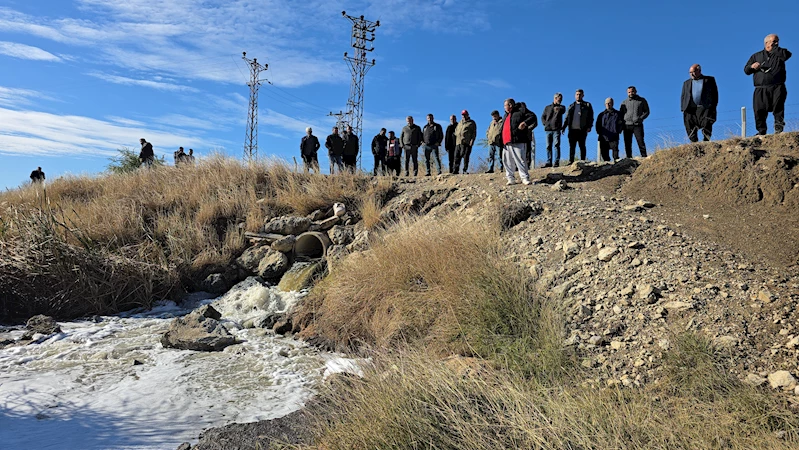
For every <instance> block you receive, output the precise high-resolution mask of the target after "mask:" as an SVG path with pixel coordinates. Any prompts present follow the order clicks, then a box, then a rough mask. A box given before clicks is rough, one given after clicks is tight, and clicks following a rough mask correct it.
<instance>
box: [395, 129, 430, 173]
mask: <svg viewBox="0 0 799 450" xmlns="http://www.w3.org/2000/svg"><path fill="white" fill-rule="evenodd" d="M406 121H407V124H406V125H405V126H404V127H402V131H401V132H400V142H401V143H402V149H403V150H404V151H405V176H406V177H407V176H409V175H408V174H409V171H410V167H408V166H409V165H410V163H411V160H413V176H417V175H418V174H419V146H420V145H422V140H423V138H424V136H423V135H422V129H421V128H419V125H416V124H414V123H413V117H412V116H408V117H407V118H406Z"/></svg>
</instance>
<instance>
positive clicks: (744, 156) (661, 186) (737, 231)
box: [621, 133, 799, 267]
mask: <svg viewBox="0 0 799 450" xmlns="http://www.w3.org/2000/svg"><path fill="white" fill-rule="evenodd" d="M621 193H622V194H624V195H625V196H628V197H632V198H647V199H650V200H651V201H654V202H657V203H661V204H663V205H664V206H666V207H667V208H668V209H669V210H670V213H673V214H674V216H675V219H677V220H679V221H681V222H682V223H683V224H684V225H685V227H686V229H689V230H692V231H696V232H698V233H700V234H702V235H703V236H704V237H706V238H709V239H711V240H714V241H718V242H720V243H724V244H726V245H728V246H730V247H731V248H733V249H735V250H737V251H739V252H742V253H745V254H747V255H750V256H752V257H755V258H757V259H760V260H764V261H766V262H768V263H769V264H772V265H776V266H781V267H790V266H796V265H797V264H799V240H797V239H796V236H799V133H785V134H780V135H769V136H765V137H755V138H748V139H732V140H728V141H722V142H709V143H698V144H689V145H684V146H681V147H677V148H674V149H671V150H668V151H662V152H658V153H656V154H655V155H653V156H652V157H650V158H649V159H647V160H646V161H645V163H644V164H642V165H641V167H640V168H639V169H638V170H637V171H636V173H635V174H634V175H633V176H632V177H631V178H630V180H629V181H628V182H626V183H624V185H623V188H622V189H621Z"/></svg>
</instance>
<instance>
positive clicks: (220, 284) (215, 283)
mask: <svg viewBox="0 0 799 450" xmlns="http://www.w3.org/2000/svg"><path fill="white" fill-rule="evenodd" d="M229 287H230V286H228V282H227V279H225V275H224V274H222V273H212V274H210V275H208V276H207V277H205V280H203V281H202V283H200V289H201V290H203V291H205V292H208V293H211V294H217V295H220V294H224V293H225V292H227V290H228V288H229Z"/></svg>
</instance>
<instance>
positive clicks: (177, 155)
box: [172, 147, 186, 166]
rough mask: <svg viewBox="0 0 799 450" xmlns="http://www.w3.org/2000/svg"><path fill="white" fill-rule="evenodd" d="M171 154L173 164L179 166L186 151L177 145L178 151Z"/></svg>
mask: <svg viewBox="0 0 799 450" xmlns="http://www.w3.org/2000/svg"><path fill="white" fill-rule="evenodd" d="M172 156H173V157H174V158H175V165H176V166H179V165H181V164H183V162H184V159H185V158H186V152H185V151H183V147H179V148H178V151H176V152H175V153H173V154H172Z"/></svg>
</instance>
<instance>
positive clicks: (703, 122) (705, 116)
mask: <svg viewBox="0 0 799 450" xmlns="http://www.w3.org/2000/svg"><path fill="white" fill-rule="evenodd" d="M688 74H689V75H690V78H688V79H687V80H685V83H683V84H682V94H681V95H680V108H681V109H682V116H683V122H685V132H686V133H688V140H690V141H691V142H698V141H699V130H700V129H701V130H702V140H704V141H709V140H710V138H711V136H713V123H714V122H716V106H718V104H719V88H718V87H717V86H716V79H715V78H713V77H711V76H707V75H703V74H702V66H700V65H699V64H694V65H693V66H691V68H690V69H688Z"/></svg>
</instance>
